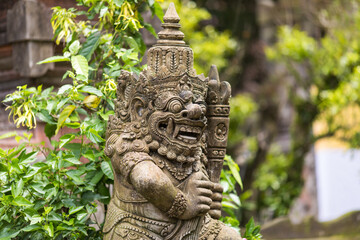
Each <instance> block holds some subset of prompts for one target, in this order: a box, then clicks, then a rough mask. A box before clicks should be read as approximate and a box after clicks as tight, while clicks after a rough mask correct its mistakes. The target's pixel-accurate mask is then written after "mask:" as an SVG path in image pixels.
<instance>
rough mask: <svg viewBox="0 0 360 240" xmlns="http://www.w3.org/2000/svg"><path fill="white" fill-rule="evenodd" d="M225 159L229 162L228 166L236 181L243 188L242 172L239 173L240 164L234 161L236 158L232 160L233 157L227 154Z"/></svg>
mask: <svg viewBox="0 0 360 240" xmlns="http://www.w3.org/2000/svg"><path fill="white" fill-rule="evenodd" d="M225 160H227V162H228V166H229V169H230V171H231V174H232V175H233V177H234V178H235V180H236V182H237V183H238V184H239V185H240V187H241V189H243V183H242V180H241V177H240V173H239V170H240V169H239V166H238V165H237V164H236V162H234V160H232V158H231V157H230V156H226V157H225Z"/></svg>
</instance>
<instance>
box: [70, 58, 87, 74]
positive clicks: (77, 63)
mask: <svg viewBox="0 0 360 240" xmlns="http://www.w3.org/2000/svg"><path fill="white" fill-rule="evenodd" d="M71 65H72V67H73V68H74V69H75V72H76V74H81V75H84V76H85V77H86V79H87V78H88V72H89V65H88V61H87V60H86V58H85V57H84V56H82V55H76V56H72V57H71Z"/></svg>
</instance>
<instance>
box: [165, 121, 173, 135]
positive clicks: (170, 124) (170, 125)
mask: <svg viewBox="0 0 360 240" xmlns="http://www.w3.org/2000/svg"><path fill="white" fill-rule="evenodd" d="M173 129H174V120H173V119H172V118H169V120H168V126H167V128H166V132H167V134H169V135H171V134H172V133H173Z"/></svg>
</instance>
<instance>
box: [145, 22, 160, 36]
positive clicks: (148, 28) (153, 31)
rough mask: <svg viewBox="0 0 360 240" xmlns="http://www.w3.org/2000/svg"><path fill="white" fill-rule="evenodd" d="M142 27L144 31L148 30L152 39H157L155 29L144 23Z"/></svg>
mask: <svg viewBox="0 0 360 240" xmlns="http://www.w3.org/2000/svg"><path fill="white" fill-rule="evenodd" d="M144 27H145V29H146V30H148V31H149V32H150V33H151V34H152V35H153V36H154V37H156V38H158V35H157V33H156V31H155V29H154V28H153V26H152V25H151V24H149V23H144Z"/></svg>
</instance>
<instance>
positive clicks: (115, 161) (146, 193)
mask: <svg viewBox="0 0 360 240" xmlns="http://www.w3.org/2000/svg"><path fill="white" fill-rule="evenodd" d="M179 21H180V18H179V16H178V15H177V13H176V10H175V7H174V4H172V3H171V4H170V7H169V9H168V10H167V12H166V14H165V16H164V23H163V24H162V27H163V28H164V29H163V30H162V31H160V32H159V34H158V35H159V40H158V41H157V44H155V45H154V46H153V47H152V48H150V49H149V50H148V56H147V70H144V71H143V72H141V73H140V75H139V76H137V75H135V74H133V73H130V72H127V71H122V72H121V75H120V77H119V79H118V86H117V100H116V101H115V106H116V108H115V114H114V115H113V116H111V117H110V118H109V122H108V129H107V141H106V148H105V154H106V155H107V156H109V157H110V158H111V162H112V165H113V169H114V176H115V179H114V193H113V197H112V199H111V202H110V204H109V206H108V211H107V216H106V220H105V225H104V229H103V231H104V234H105V237H104V239H111V240H117V239H146V240H148V239H152V240H160V239H172V240H185V239H186V240H197V239H206V240H210V239H232V240H236V239H241V237H240V235H239V234H238V233H237V232H236V231H234V230H233V229H231V228H230V227H227V226H225V225H224V224H223V223H221V222H220V221H219V220H217V219H218V218H220V216H221V200H222V187H221V185H220V184H219V178H220V172H221V169H222V165H223V158H224V156H225V148H226V144H227V135H228V127H229V118H228V116H229V110H230V108H229V97H230V92H231V89H230V85H229V84H228V83H227V82H220V80H219V76H218V73H217V69H216V66H212V67H211V69H210V73H209V77H208V78H205V77H204V75H203V74H201V75H197V74H196V72H195V70H194V68H193V52H192V50H191V48H189V47H188V46H187V45H185V42H184V41H183V38H184V34H183V33H182V32H181V31H180V30H179V29H180V24H179Z"/></svg>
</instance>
